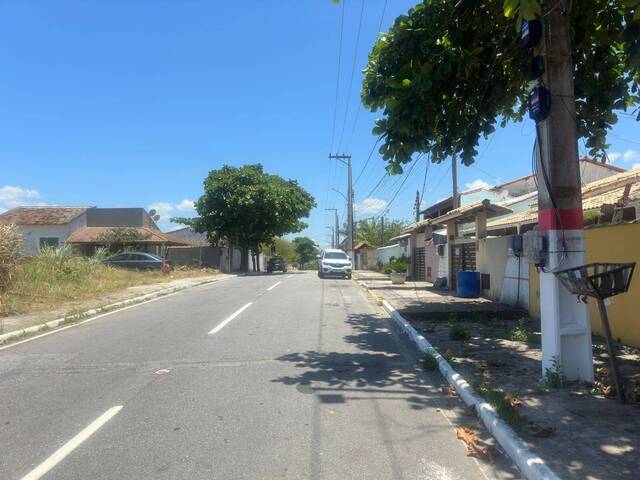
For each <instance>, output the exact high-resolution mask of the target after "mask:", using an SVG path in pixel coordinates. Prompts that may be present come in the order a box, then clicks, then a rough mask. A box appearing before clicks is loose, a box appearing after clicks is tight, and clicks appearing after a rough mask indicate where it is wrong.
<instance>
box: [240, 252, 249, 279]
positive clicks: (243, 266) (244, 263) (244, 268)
mask: <svg viewBox="0 0 640 480" xmlns="http://www.w3.org/2000/svg"><path fill="white" fill-rule="evenodd" d="M241 251H242V253H241V255H242V258H241V259H240V271H241V272H244V273H246V272H248V271H249V248H248V247H242V248H241Z"/></svg>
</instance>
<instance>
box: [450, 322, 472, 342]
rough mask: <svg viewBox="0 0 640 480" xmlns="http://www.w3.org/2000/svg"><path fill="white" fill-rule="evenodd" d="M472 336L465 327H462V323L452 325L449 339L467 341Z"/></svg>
mask: <svg viewBox="0 0 640 480" xmlns="http://www.w3.org/2000/svg"><path fill="white" fill-rule="evenodd" d="M470 338H471V335H470V334H469V332H467V331H466V330H465V329H464V328H463V327H461V326H460V325H452V326H451V329H450V330H449V339H450V340H456V341H461V342H464V341H467V340H469V339H470Z"/></svg>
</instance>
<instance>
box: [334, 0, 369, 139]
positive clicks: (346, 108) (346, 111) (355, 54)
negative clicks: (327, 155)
mask: <svg viewBox="0 0 640 480" xmlns="http://www.w3.org/2000/svg"><path fill="white" fill-rule="evenodd" d="M363 17H364V0H361V6H360V19H359V20H358V32H357V34H356V46H355V49H354V50H353V63H352V64H351V76H350V78H349V88H348V89H347V99H346V102H345V106H344V118H343V120H342V132H341V133H340V140H339V141H338V150H340V146H341V145H342V140H343V138H344V131H345V129H346V127H347V117H348V116H349V103H350V100H351V89H352V87H353V76H354V75H355V72H356V61H357V59H358V47H359V46H360V32H361V31H362V18H363Z"/></svg>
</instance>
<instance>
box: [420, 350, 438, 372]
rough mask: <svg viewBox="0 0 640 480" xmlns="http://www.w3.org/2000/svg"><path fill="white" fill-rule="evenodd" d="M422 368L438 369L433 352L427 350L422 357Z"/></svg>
mask: <svg viewBox="0 0 640 480" xmlns="http://www.w3.org/2000/svg"><path fill="white" fill-rule="evenodd" d="M422 368H424V369H425V370H431V371H433V370H437V369H438V360H436V357H435V355H434V354H433V353H430V352H427V353H425V354H424V357H422Z"/></svg>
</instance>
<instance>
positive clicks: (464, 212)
mask: <svg viewBox="0 0 640 480" xmlns="http://www.w3.org/2000/svg"><path fill="white" fill-rule="evenodd" d="M482 211H484V212H486V213H487V218H491V217H497V216H498V215H505V214H507V213H511V211H512V210H511V209H510V208H507V207H503V206H500V205H496V204H493V203H491V202H490V201H489V200H487V199H484V200H481V201H479V202H475V203H470V204H469V205H465V206H464V207H459V208H456V209H454V210H451V211H450V212H448V213H445V214H444V215H440V216H439V217H438V218H434V219H433V220H431V224H432V225H442V224H444V223H447V222H450V221H452V220H455V221H458V222H460V221H465V220H470V219H472V217H473V216H474V215H475V214H476V213H478V212H482Z"/></svg>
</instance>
